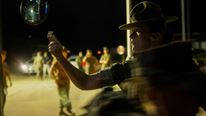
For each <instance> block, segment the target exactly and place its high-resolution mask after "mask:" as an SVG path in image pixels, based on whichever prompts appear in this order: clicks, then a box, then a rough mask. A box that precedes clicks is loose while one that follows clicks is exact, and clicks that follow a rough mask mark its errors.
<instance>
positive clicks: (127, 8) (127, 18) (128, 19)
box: [126, 0, 132, 60]
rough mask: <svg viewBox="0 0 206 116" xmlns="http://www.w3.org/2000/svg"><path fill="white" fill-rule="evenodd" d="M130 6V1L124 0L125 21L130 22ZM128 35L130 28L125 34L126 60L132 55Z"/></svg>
mask: <svg viewBox="0 0 206 116" xmlns="http://www.w3.org/2000/svg"><path fill="white" fill-rule="evenodd" d="M131 7H132V2H131V0H126V22H127V23H130V10H131ZM129 35H130V30H127V35H126V38H127V58H126V60H128V59H129V58H130V57H131V56H132V50H131V45H130V44H131V42H130V41H131V40H130V38H129Z"/></svg>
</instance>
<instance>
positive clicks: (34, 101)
mask: <svg viewBox="0 0 206 116" xmlns="http://www.w3.org/2000/svg"><path fill="white" fill-rule="evenodd" d="M14 76H16V75H12V77H13V86H12V87H10V88H8V96H7V101H6V105H5V116H58V113H59V97H58V94H57V88H56V85H55V83H54V80H51V79H46V80H40V79H37V78H35V76H28V75H23V76H16V77H14ZM100 91H101V90H100V89H99V90H91V91H82V90H80V89H78V88H76V87H75V86H74V85H73V84H71V91H70V99H71V101H72V106H73V109H72V111H73V112H75V113H76V114H77V115H80V114H83V113H85V110H83V109H82V107H83V106H84V105H86V104H87V103H88V102H89V101H90V100H91V99H92V98H93V97H94V96H95V95H96V94H97V93H98V92H100Z"/></svg>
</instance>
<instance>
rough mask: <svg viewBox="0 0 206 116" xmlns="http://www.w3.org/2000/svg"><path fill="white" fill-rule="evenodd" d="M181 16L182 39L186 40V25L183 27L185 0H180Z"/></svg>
mask: <svg viewBox="0 0 206 116" xmlns="http://www.w3.org/2000/svg"><path fill="white" fill-rule="evenodd" d="M181 18H182V40H183V41H185V40H186V29H185V28H186V27H185V0H181Z"/></svg>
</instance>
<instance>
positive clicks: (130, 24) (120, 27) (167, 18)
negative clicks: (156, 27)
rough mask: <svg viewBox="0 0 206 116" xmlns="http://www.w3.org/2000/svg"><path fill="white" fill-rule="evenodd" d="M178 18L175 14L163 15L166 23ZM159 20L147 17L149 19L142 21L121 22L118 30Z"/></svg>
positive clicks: (129, 28)
mask: <svg viewBox="0 0 206 116" xmlns="http://www.w3.org/2000/svg"><path fill="white" fill-rule="evenodd" d="M177 19H178V17H177V16H168V17H165V18H164V20H165V21H166V23H172V22H174V21H176V20H177ZM158 20H159V21H160V20H162V19H149V20H143V21H137V22H133V23H128V24H123V25H121V26H119V29H120V30H131V29H134V28H136V27H137V25H140V24H143V23H149V22H155V21H158Z"/></svg>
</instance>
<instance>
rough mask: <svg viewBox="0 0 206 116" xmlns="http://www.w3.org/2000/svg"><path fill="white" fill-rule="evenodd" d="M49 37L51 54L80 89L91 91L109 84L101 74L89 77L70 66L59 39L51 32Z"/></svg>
mask: <svg viewBox="0 0 206 116" xmlns="http://www.w3.org/2000/svg"><path fill="white" fill-rule="evenodd" d="M47 37H48V39H49V41H50V43H49V45H48V49H49V52H50V53H51V54H53V55H54V56H55V57H56V59H57V61H58V62H59V63H60V64H61V66H62V67H63V69H64V71H65V72H66V74H67V76H68V77H69V78H70V79H71V81H72V82H73V83H74V84H75V85H76V86H77V87H78V88H80V89H83V90H91V89H97V88H101V87H103V86H105V85H106V84H108V83H105V82H104V81H105V80H104V79H102V77H101V74H94V75H87V74H85V73H84V72H82V71H80V70H79V69H77V68H76V67H74V66H73V65H72V64H70V63H69V62H68V61H67V59H65V58H64V57H63V55H62V45H61V43H60V42H59V41H58V40H57V37H56V36H55V35H53V33H50V32H48V35H47Z"/></svg>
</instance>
